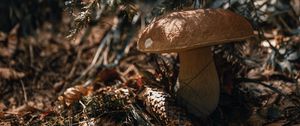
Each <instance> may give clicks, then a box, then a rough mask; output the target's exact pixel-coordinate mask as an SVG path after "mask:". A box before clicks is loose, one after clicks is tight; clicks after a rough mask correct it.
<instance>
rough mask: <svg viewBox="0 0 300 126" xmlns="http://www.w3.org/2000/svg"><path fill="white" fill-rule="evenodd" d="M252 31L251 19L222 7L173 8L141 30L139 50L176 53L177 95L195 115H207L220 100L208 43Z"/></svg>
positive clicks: (244, 36)
mask: <svg viewBox="0 0 300 126" xmlns="http://www.w3.org/2000/svg"><path fill="white" fill-rule="evenodd" d="M252 35H253V29H252V27H251V25H250V23H249V22H248V21H247V20H246V19H245V18H243V17H242V16H240V15H238V14H235V13H233V12H231V11H229V10H224V9H198V10H189V11H180V12H172V13H169V14H166V15H164V16H161V17H159V18H158V19H157V20H155V21H153V22H152V23H150V24H149V25H148V26H147V27H146V28H145V29H144V30H143V31H142V32H141V34H140V37H139V39H138V43H137V46H138V49H139V50H140V51H142V52H150V53H169V52H177V53H178V55H179V61H180V69H179V83H180V87H179V89H178V90H177V96H176V97H177V98H178V101H180V103H183V105H185V106H186V107H187V110H188V111H189V112H191V113H192V114H194V115H196V116H207V115H209V114H210V113H211V112H213V111H214V109H215V108H216V106H217V104H218V101H219V95H220V94H219V92H220V87H219V79H218V75H217V72H216V68H215V64H214V59H213V54H212V51H211V46H213V45H217V44H224V43H229V42H233V41H238V40H244V39H247V38H249V37H251V36H252Z"/></svg>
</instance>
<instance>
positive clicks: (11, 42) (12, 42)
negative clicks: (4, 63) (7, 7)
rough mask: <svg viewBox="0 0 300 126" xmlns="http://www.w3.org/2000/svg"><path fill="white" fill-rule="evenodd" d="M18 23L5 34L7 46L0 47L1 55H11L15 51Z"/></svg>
mask: <svg viewBox="0 0 300 126" xmlns="http://www.w3.org/2000/svg"><path fill="white" fill-rule="evenodd" d="M19 26H20V25H19V24H17V25H16V26H15V27H14V28H13V29H12V30H11V31H10V33H9V35H8V36H7V41H8V44H7V47H4V48H3V47H1V48H0V56H3V57H11V56H12V55H13V53H14V52H15V50H16V48H17V43H18V35H17V34H18V29H19Z"/></svg>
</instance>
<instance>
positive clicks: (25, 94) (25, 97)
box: [20, 80, 28, 103]
mask: <svg viewBox="0 0 300 126" xmlns="http://www.w3.org/2000/svg"><path fill="white" fill-rule="evenodd" d="M20 82H21V85H22V90H23V92H24V100H25V102H26V103H27V101H28V99H27V93H26V89H25V86H24V83H23V81H22V80H20Z"/></svg>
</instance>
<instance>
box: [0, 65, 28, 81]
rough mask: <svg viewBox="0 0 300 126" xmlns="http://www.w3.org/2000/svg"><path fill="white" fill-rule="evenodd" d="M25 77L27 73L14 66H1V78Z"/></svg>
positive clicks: (14, 78)
mask: <svg viewBox="0 0 300 126" xmlns="http://www.w3.org/2000/svg"><path fill="white" fill-rule="evenodd" d="M23 77H25V73H22V72H17V71H16V70H14V69H12V68H1V67H0V79H7V80H16V79H21V78H23Z"/></svg>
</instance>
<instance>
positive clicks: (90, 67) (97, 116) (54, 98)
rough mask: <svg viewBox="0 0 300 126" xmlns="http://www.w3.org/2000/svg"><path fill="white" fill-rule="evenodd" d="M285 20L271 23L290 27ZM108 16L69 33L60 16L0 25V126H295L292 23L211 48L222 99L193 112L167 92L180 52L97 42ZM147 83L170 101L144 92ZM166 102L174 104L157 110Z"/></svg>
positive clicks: (299, 96)
mask: <svg viewBox="0 0 300 126" xmlns="http://www.w3.org/2000/svg"><path fill="white" fill-rule="evenodd" d="M289 16H290V17H289ZM280 18H282V19H280ZM290 18H292V16H291V15H290V14H289V13H284V14H281V15H279V16H278V19H274V20H276V21H278V20H279V22H281V23H279V24H280V25H281V24H283V23H284V22H286V23H287V24H288V25H289V24H290V23H291V22H289V21H290ZM114 19H115V17H113V16H107V15H106V16H104V17H103V18H102V20H101V21H100V22H99V23H97V24H96V25H93V26H90V27H87V28H83V29H82V30H80V32H79V33H78V34H77V35H76V36H75V37H74V38H71V39H68V38H66V36H67V35H66V33H68V32H69V31H70V30H71V28H70V22H71V19H70V16H68V14H67V13H64V14H63V16H62V20H61V21H57V22H56V23H53V22H52V23H50V22H47V21H45V22H43V24H42V25H41V27H38V28H37V29H36V30H35V34H33V35H28V36H21V35H18V32H17V31H18V30H19V28H20V24H17V25H15V27H14V28H12V29H11V30H10V31H9V32H7V33H5V32H1V31H0V91H1V92H0V99H1V100H0V125H82V126H86V125H105V126H108V125H166V124H169V125H172V124H174V125H175V124H182V125H190V124H193V125H230V126H236V125H249V126H260V125H268V126H279V125H287V126H289V125H299V124H300V89H299V84H300V79H299V77H300V74H299V69H300V44H299V43H300V37H299V34H286V31H289V30H291V29H289V27H283V28H282V29H275V28H274V27H273V25H274V23H273V24H272V23H271V24H267V25H265V26H264V27H261V29H263V31H265V32H264V33H262V35H264V37H265V38H266V40H261V39H260V38H259V37H258V34H259V33H258V32H257V31H256V37H254V38H252V39H250V40H247V41H246V42H243V43H240V44H228V45H224V46H220V47H214V58H215V62H216V66H217V71H218V74H219V78H220V84H221V96H220V100H219V104H218V107H217V109H216V110H215V111H214V112H213V113H212V114H211V115H210V116H209V117H206V118H199V117H195V116H192V115H191V114H189V113H188V112H187V111H186V110H185V109H184V108H183V107H181V106H179V105H177V104H176V99H175V98H174V97H173V94H172V91H171V90H170V87H172V86H174V83H176V81H177V74H178V69H179V64H178V59H177V54H162V55H160V54H148V53H142V52H140V51H138V50H137V49H136V39H137V38H136V37H133V38H131V39H130V40H131V41H130V42H128V43H114V42H105V44H103V43H104V41H103V40H105V38H106V37H107V34H108V33H109V31H110V30H111V29H112V27H113V26H114ZM276 21H275V22H276ZM292 23H294V22H292ZM275 24H276V23H275ZM299 24H300V23H299V20H298V21H297V23H296V24H295V25H296V26H297V25H298V26H299ZM125 31H126V29H125ZM123 32H124V31H123ZM134 35H135V36H137V33H135V34H134ZM127 36H128V35H127ZM127 36H126V35H124V36H122V37H120V39H121V40H126V37H127ZM258 42H259V43H258ZM270 43H271V45H272V46H271V45H270ZM120 50H121V51H120ZM276 50H278V51H279V53H280V54H281V57H280V56H278V55H277V52H276ZM235 51H237V52H239V55H240V57H235V56H234V55H233V53H234V52H235ZM117 57H121V58H120V59H119V60H118V58H117ZM146 89H149V90H150V94H151V93H158V94H159V95H160V96H161V97H163V98H166V99H168V100H165V99H164V100H162V99H159V98H157V99H155V98H152V97H150V96H147V95H145V93H149V92H145V90H146ZM149 99H150V100H149ZM152 102H153V103H152ZM161 102H162V103H164V104H163V105H161V104H159V105H161V106H154V105H153V104H158V103H161ZM164 105H165V106H167V105H169V106H172V107H167V108H168V109H166V110H164V111H162V112H161V111H160V110H159V109H160V108H164V107H165V106H164ZM155 107H156V108H155ZM172 113H180V114H179V115H182V117H178V116H172ZM163 114H166V117H164V115H163ZM173 115H177V114H173Z"/></svg>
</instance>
